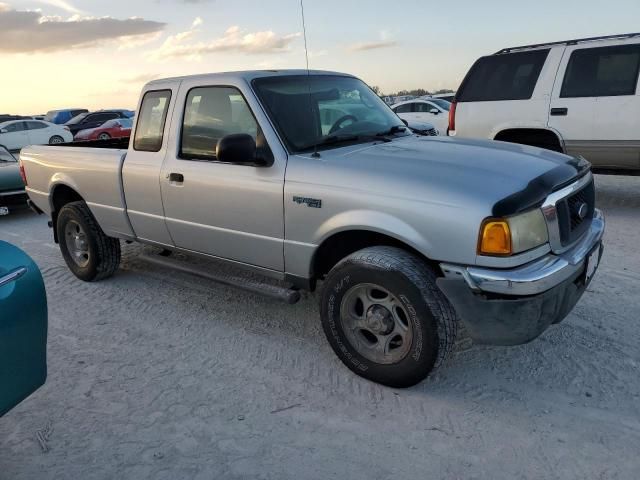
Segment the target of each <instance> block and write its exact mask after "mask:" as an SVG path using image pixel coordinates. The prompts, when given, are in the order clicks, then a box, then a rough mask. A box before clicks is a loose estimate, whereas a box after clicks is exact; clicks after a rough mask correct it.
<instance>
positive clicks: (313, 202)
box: [293, 197, 322, 208]
mask: <svg viewBox="0 0 640 480" xmlns="http://www.w3.org/2000/svg"><path fill="white" fill-rule="evenodd" d="M293 201H294V202H296V203H297V204H298V205H302V204H303V203H304V204H306V205H307V207H311V208H322V200H320V199H318V198H308V197H293Z"/></svg>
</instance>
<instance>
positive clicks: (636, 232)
mask: <svg viewBox="0 0 640 480" xmlns="http://www.w3.org/2000/svg"><path fill="white" fill-rule="evenodd" d="M596 183H597V189H598V203H599V206H600V207H601V208H603V210H604V212H605V215H606V217H607V222H608V225H607V227H608V230H607V233H606V237H605V242H606V250H605V254H604V257H603V261H602V264H601V267H600V270H599V272H598V274H597V275H596V278H595V280H594V281H593V283H592V284H591V285H590V287H589V289H588V292H587V293H586V294H585V296H584V297H583V299H582V300H581V302H580V303H579V304H578V305H577V307H576V308H575V310H574V311H573V313H572V314H571V315H570V316H569V317H568V318H567V319H566V320H565V321H564V322H563V323H562V324H560V325H558V326H555V327H553V328H551V329H550V330H548V331H547V332H546V333H545V334H544V335H543V336H542V337H541V338H539V339H537V340H536V341H534V342H532V343H530V344H528V345H524V346H520V347H511V348H497V347H481V346H473V347H471V348H469V349H463V350H459V351H458V352H456V353H455V354H454V355H453V356H452V358H451V360H450V361H449V362H448V364H447V365H445V367H444V368H442V369H440V370H439V371H438V372H437V373H436V374H435V375H433V376H432V377H430V378H429V379H428V380H426V381H425V382H423V383H421V384H420V385H418V386H416V387H414V388H411V389H408V390H395V389H390V388H386V387H382V386H379V385H376V384H373V383H371V382H368V381H366V380H364V379H362V378H359V377H357V376H355V375H354V374H352V373H351V372H350V371H348V370H347V369H346V367H344V366H343V365H342V364H341V363H340V362H339V360H338V359H337V358H336V357H335V355H334V354H333V352H332V351H331V349H330V347H329V345H328V344H327V342H326V341H325V338H324V336H323V334H322V331H321V328H320V322H319V317H318V309H317V304H318V297H317V294H308V295H305V296H304V297H303V300H302V301H301V302H300V303H298V304H297V305H294V306H286V305H283V304H280V303H277V302H275V301H273V300H269V299H265V298H262V297H259V296H255V295H251V294H247V293H244V292H240V291H237V290H234V289H232V288H227V287H224V286H220V285H217V284H214V283H208V282H206V281H203V280H200V279H194V278H191V277H188V276H186V275H183V274H178V273H175V272H172V271H167V270H163V269H161V268H159V267H155V266H152V265H150V264H148V263H145V262H144V261H143V260H140V259H139V258H137V256H136V254H137V253H138V252H139V248H138V247H135V246H124V259H123V263H122V267H121V269H120V271H119V272H118V273H117V274H116V275H115V276H114V277H113V278H111V279H109V280H107V281H103V282H100V283H91V284H88V283H83V282H81V281H79V280H77V279H76V278H75V277H74V276H73V275H72V274H71V273H70V272H69V270H68V269H67V268H66V266H65V265H64V262H63V260H62V257H61V255H60V253H59V250H58V248H57V246H56V245H55V244H54V243H53V240H52V236H51V232H50V230H49V229H48V228H47V225H46V222H47V219H46V218H44V217H42V216H40V217H38V216H36V215H34V214H32V213H30V212H29V211H26V210H25V211H20V212H16V213H13V214H12V215H10V216H8V217H0V240H5V241H8V242H11V243H13V244H16V245H18V246H20V247H21V248H23V249H24V250H26V251H27V252H28V253H29V254H30V255H32V256H33V257H34V259H35V260H36V262H37V263H38V264H39V266H40V268H41V269H42V272H43V275H44V278H45V282H46V286H47V290H48V301H49V317H50V318H49V321H50V327H49V328H50V331H49V378H48V381H47V383H46V385H45V386H44V387H43V388H42V389H40V390H39V391H38V392H36V393H35V394H34V395H33V396H32V397H31V398H29V399H28V400H26V401H25V402H23V403H22V404H21V405H20V406H18V407H17V408H16V409H15V410H13V411H12V412H10V413H9V414H8V415H7V416H5V417H4V418H2V419H0V479H3V480H5V479H6V480H20V479H36V478H37V479H62V478H68V479H86V480H89V479H113V478H121V479H143V478H154V479H158V480H159V479H178V478H189V479H211V478H274V479H283V478H305V479H306V478H309V479H316V478H317V479H327V478H337V479H346V478H349V479H377V478H391V477H394V478H460V479H474V478H487V479H496V478H545V479H553V478H558V479H573V478H575V479H578V478H580V479H583V478H600V479H627V478H629V479H636V478H638V472H640V456H639V455H638V452H640V374H639V372H640V320H639V313H640V295H638V291H639V290H640V253H639V249H638V245H640V178H637V177H615V176H611V177H609V176H597V177H596Z"/></svg>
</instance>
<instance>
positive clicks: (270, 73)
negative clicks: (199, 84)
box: [147, 69, 353, 85]
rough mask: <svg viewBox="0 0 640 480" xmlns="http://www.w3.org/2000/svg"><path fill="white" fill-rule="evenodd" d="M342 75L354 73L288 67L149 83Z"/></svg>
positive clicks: (221, 73)
mask: <svg viewBox="0 0 640 480" xmlns="http://www.w3.org/2000/svg"><path fill="white" fill-rule="evenodd" d="M307 73H309V74H310V75H342V76H347V77H352V76H353V75H349V74H348V73H341V72H332V71H327V70H309V71H307V70H305V69H288V70H246V71H236V72H220V73H202V74H198V75H185V76H182V77H171V78H159V79H157V80H152V81H150V82H149V83H148V84H147V85H154V84H156V83H163V82H166V81H175V80H183V79H186V78H189V79H194V78H199V79H201V80H212V81H215V80H216V79H218V78H223V77H227V78H228V77H238V78H243V79H245V80H246V81H248V82H250V81H251V80H253V79H255V78H262V77H283V76H286V75H307Z"/></svg>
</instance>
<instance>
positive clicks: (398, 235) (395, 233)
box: [313, 210, 431, 257]
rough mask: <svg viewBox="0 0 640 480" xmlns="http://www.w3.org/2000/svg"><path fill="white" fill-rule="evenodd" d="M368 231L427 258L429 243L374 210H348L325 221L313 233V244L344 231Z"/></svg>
mask: <svg viewBox="0 0 640 480" xmlns="http://www.w3.org/2000/svg"><path fill="white" fill-rule="evenodd" d="M353 230H356V231H357V230H360V231H370V232H376V233H381V234H383V235H387V236H389V237H391V238H394V239H396V240H399V241H401V242H403V243H406V244H407V245H409V246H410V247H412V248H414V249H416V250H417V251H419V252H420V253H422V254H423V255H425V256H426V257H429V253H430V251H431V243H430V242H429V240H428V239H427V238H425V237H424V235H422V234H421V233H420V232H418V231H417V230H416V229H415V228H414V227H412V226H411V225H410V224H408V223H407V222H405V221H403V220H401V219H399V218H397V217H394V216H393V215H390V214H388V213H384V212H378V211H374V210H348V211H345V212H341V213H339V214H337V215H334V216H332V217H330V218H328V219H326V220H325V221H324V222H323V223H322V224H321V225H320V226H319V227H318V229H317V230H316V231H315V233H314V235H313V243H314V244H316V245H321V244H322V243H323V242H324V241H325V240H326V239H328V238H329V237H331V236H333V235H335V234H336V233H340V232H345V231H353Z"/></svg>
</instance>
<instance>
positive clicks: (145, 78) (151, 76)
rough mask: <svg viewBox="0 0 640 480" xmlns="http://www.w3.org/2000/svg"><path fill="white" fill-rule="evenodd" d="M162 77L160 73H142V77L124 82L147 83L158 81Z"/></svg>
mask: <svg viewBox="0 0 640 480" xmlns="http://www.w3.org/2000/svg"><path fill="white" fill-rule="evenodd" d="M160 77H161V75H160V74H159V73H141V74H140V75H135V76H133V77H127V78H123V79H122V81H123V82H125V83H135V84H138V83H147V82H150V81H151V80H157V79H158V78H160Z"/></svg>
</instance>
